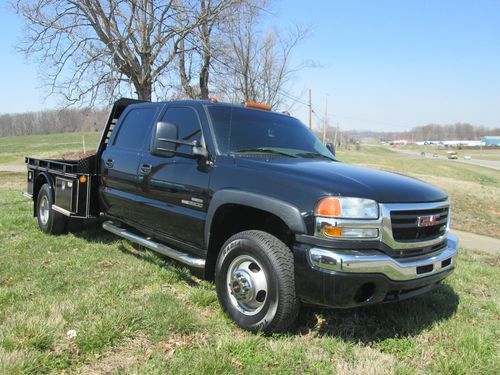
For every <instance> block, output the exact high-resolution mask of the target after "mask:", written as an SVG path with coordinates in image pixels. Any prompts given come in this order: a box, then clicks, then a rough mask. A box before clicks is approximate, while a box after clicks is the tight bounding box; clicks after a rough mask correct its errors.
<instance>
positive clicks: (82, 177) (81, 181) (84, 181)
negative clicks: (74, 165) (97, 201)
mask: <svg viewBox="0 0 500 375" xmlns="http://www.w3.org/2000/svg"><path fill="white" fill-rule="evenodd" d="M79 180H80V183H82V184H84V183H86V182H87V177H85V176H80V178H79Z"/></svg>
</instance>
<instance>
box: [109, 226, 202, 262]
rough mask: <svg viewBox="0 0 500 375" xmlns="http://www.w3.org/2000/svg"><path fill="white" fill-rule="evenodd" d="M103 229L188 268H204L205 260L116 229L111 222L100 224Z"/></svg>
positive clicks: (118, 228)
mask: <svg viewBox="0 0 500 375" xmlns="http://www.w3.org/2000/svg"><path fill="white" fill-rule="evenodd" d="M102 227H103V229H105V230H107V231H109V232H111V233H113V234H116V235H117V236H120V237H123V238H125V239H127V240H129V241H132V242H135V243H137V244H139V245H142V246H144V247H147V248H148V249H150V250H153V251H156V252H157V253H160V254H162V255H165V256H167V257H169V258H172V259H175V260H177V261H179V262H181V263H184V264H187V265H188V266H190V267H194V268H205V259H201V258H195V257H192V256H191V255H188V254H186V253H182V252H180V251H177V250H174V249H172V248H171V247H168V246H166V245H163V244H160V243H158V242H154V241H151V240H149V239H147V238H144V237H141V236H139V235H137V234H135V233H132V232H130V231H128V230H126V229H123V228H120V227H117V226H116V225H114V224H113V222H111V221H105V222H104V223H103V224H102Z"/></svg>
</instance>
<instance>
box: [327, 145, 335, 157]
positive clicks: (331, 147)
mask: <svg viewBox="0 0 500 375" xmlns="http://www.w3.org/2000/svg"><path fill="white" fill-rule="evenodd" d="M326 148H327V149H328V151H330V152H331V153H332V155H333V156H335V146H334V145H333V143H331V142H329V143H327V144H326Z"/></svg>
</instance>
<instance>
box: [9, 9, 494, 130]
mask: <svg viewBox="0 0 500 375" xmlns="http://www.w3.org/2000/svg"><path fill="white" fill-rule="evenodd" d="M2 7H3V9H0V11H1V12H0V21H1V22H0V31H1V32H0V71H1V72H2V74H1V77H2V80H1V82H2V89H1V90H0V99H1V100H0V113H10V112H20V111H29V110H39V109H42V108H53V107H55V101H54V100H50V99H49V100H48V101H46V102H43V92H42V90H41V89H40V82H39V81H38V79H37V69H38V68H37V66H36V64H34V63H28V62H26V61H25V59H24V57H23V56H21V55H19V54H18V53H16V52H15V48H14V46H15V44H16V41H17V40H18V39H19V38H20V36H21V32H22V30H21V24H20V22H19V20H18V19H17V17H16V16H15V15H12V14H11V13H9V12H7V7H6V6H5V5H2ZM274 13H275V14H276V19H273V20H272V23H273V24H274V25H276V26H277V27H281V26H282V25H283V27H284V25H286V24H289V23H290V22H299V23H302V24H307V25H311V26H312V29H313V33H312V35H311V37H310V38H309V39H307V40H306V41H305V42H304V43H303V44H302V45H301V46H300V47H298V49H297V50H296V53H295V60H296V62H299V61H300V60H301V59H312V60H315V61H317V62H319V63H321V65H322V67H321V68H315V69H308V70H304V71H302V72H300V74H298V75H297V79H296V84H295V89H294V91H293V95H299V94H303V100H304V101H307V88H309V87H311V88H312V90H313V105H314V107H315V108H316V110H317V111H318V114H319V115H321V116H322V111H323V107H324V97H325V95H326V94H328V95H329V112H330V116H329V118H330V121H331V122H333V123H336V122H337V121H338V122H339V123H340V126H341V127H342V128H343V129H359V130H367V129H373V130H400V129H408V128H411V127H413V126H417V125H424V124H427V123H431V122H433V123H443V124H447V123H454V122H459V121H463V122H470V123H473V124H475V125H485V126H490V127H493V126H495V127H498V126H500V0H490V1H488V0H477V1H472V0H469V1H461V0H434V1H431V0H413V1H410V0H406V1H405V0H399V1H395V0H393V1H389V0H378V1H370V0H364V1H361V0H349V1H348V0H345V1H320V0H317V1H309V2H306V1H303V0H302V1H298V0H281V1H279V2H277V3H276V5H275V6H274ZM293 112H294V114H295V115H296V116H298V117H299V118H301V119H302V120H303V121H304V122H306V121H307V108H306V107H305V106H303V105H301V104H296V105H295V107H294V109H293ZM316 121H317V119H316Z"/></svg>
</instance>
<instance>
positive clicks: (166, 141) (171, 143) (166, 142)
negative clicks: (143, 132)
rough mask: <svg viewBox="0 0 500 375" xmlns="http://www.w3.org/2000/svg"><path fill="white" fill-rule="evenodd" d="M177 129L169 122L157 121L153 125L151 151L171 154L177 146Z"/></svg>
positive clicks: (165, 154) (164, 154) (163, 154)
mask: <svg viewBox="0 0 500 375" xmlns="http://www.w3.org/2000/svg"><path fill="white" fill-rule="evenodd" d="M178 133H179V129H177V126H176V125H174V124H171V123H169V122H162V121H160V122H158V123H157V124H156V126H155V131H154V138H153V153H155V154H157V155H162V156H172V155H173V154H174V152H175V149H176V147H177V143H176V140H177V135H178Z"/></svg>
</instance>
